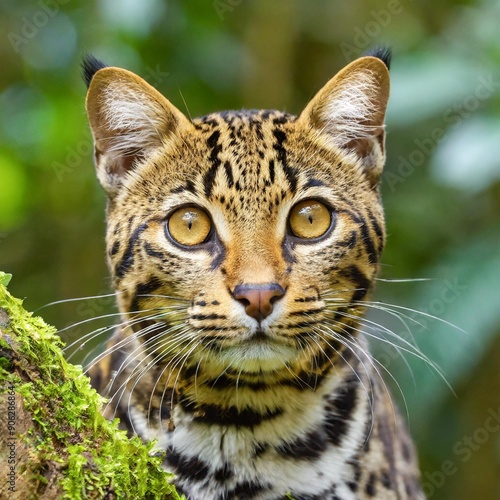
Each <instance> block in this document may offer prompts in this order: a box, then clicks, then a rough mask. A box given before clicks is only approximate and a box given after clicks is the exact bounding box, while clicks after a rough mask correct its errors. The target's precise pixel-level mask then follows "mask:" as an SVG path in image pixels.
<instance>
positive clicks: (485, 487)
mask: <svg viewBox="0 0 500 500" xmlns="http://www.w3.org/2000/svg"><path fill="white" fill-rule="evenodd" d="M0 11H1V16H0V28H1V30H0V32H1V33H2V37H1V41H0V60H1V61H2V71H1V72H0V141H1V142H0V269H2V270H4V271H6V272H10V273H13V275H14V279H13V281H12V283H11V291H12V293H13V294H15V295H17V296H26V297H27V300H26V305H27V307H28V308H31V309H38V308H40V307H42V306H44V305H46V304H48V303H50V302H52V301H57V300H64V299H72V298H75V297H82V296H94V295H100V294H105V293H109V290H110V289H109V282H108V273H107V270H106V267H105V254H104V238H103V233H104V205H105V201H104V195H103V193H102V192H101V190H100V188H99V186H98V184H97V181H96V180H95V178H94V172H93V167H92V146H91V136H90V132H89V129H88V126H87V122H86V117H85V112H84V98H85V88H84V85H83V83H82V81H81V79H80V74H79V73H80V70H79V61H80V59H81V57H82V55H83V54H84V53H86V52H91V53H93V54H95V55H96V56H98V57H100V58H101V59H103V60H105V61H106V62H107V63H108V64H112V65H116V66H122V67H126V68H128V69H130V70H132V71H135V72H137V73H138V74H141V75H142V76H143V77H145V78H146V79H147V80H148V81H149V82H150V83H151V84H153V85H155V86H156V87H157V88H158V89H159V90H160V91H161V92H163V93H164V94H165V95H166V96H168V98H169V99H170V100H171V101H172V102H173V103H174V104H175V105H176V106H178V107H179V108H180V109H181V110H183V111H185V112H186V113H188V114H190V115H191V116H196V115H200V114H206V113H208V112H210V111H215V110H220V109H225V108H226V109H227V108H242V107H250V108H260V107H273V108H278V109H285V110H287V111H290V112H293V113H298V112H300V110H301V109H302V107H303V106H304V105H305V103H306V102H307V101H308V99H309V98H310V97H311V96H312V95H313V94H314V92H315V91H317V90H318V89H319V88H320V87H321V86H322V85H323V84H324V83H325V82H326V81H327V80H328V79H329V78H330V77H331V76H333V74H334V73H335V72H336V71H337V70H338V69H340V68H341V67H342V66H343V65H345V64H346V63H347V62H348V61H350V60H352V59H354V58H355V57H357V56H358V55H360V54H362V53H363V52H364V51H365V50H367V49H368V48H370V47H372V46H374V45H377V44H379V43H389V44H391V45H392V47H393V49H394V63H393V67H392V70H391V74H392V96H391V102H390V106H389V110H388V116H387V129H388V136H387V150H388V162H387V168H386V172H385V174H384V185H383V196H384V201H385V206H386V214H387V221H388V236H389V238H388V245H387V248H386V251H385V255H384V259H383V267H382V274H381V277H382V278H385V279H406V278H429V279H430V280H429V281H415V282H386V281H381V282H380V284H379V286H378V289H377V292H376V295H375V298H374V300H377V301H381V302H386V303H389V304H395V305H397V306H399V307H400V309H398V310H399V311H400V312H402V313H403V314H405V315H406V316H407V317H406V319H405V322H404V323H403V322H401V321H399V320H398V319H397V318H395V317H394V316H392V315H391V314H388V313H383V312H382V311H381V310H379V309H375V308H374V310H373V311H372V314H371V316H370V318H371V319H372V320H373V321H379V322H381V323H382V324H384V325H385V326H386V327H387V328H390V329H392V330H393V331H394V332H395V333H397V334H399V335H401V336H402V338H403V339H406V340H407V341H409V342H413V340H412V338H414V339H415V341H416V342H417V344H418V345H419V346H420V348H421V350H422V352H423V353H424V354H425V356H427V357H428V358H429V359H430V360H432V361H433V362H434V363H435V364H436V365H438V366H439V367H440V369H441V371H442V372H443V377H444V379H445V380H446V381H447V382H445V381H444V380H443V378H441V377H440V376H439V374H438V373H437V372H436V370H434V369H433V368H431V367H430V366H429V364H428V363H425V362H423V361H421V360H420V359H418V358H417V357H415V356H410V355H405V356H404V357H405V359H406V361H404V360H402V359H401V357H400V355H399V353H398V352H397V351H395V350H392V348H391V347H390V346H389V345H388V344H387V343H386V342H384V341H383V340H380V341H376V342H373V344H374V349H375V350H376V351H377V353H378V358H379V359H380V361H381V362H382V363H383V364H384V365H385V367H386V369H387V370H388V371H389V372H390V373H391V374H392V376H393V377H394V379H395V380H397V381H398V383H399V385H400V386H401V392H402V393H403V394H404V398H405V400H406V404H407V406H408V413H409V422H410V426H411V428H412V432H413V434H414V435H415V437H416V440H417V442H418V446H419V450H420V455H421V462H422V471H423V474H424V484H425V488H426V492H427V494H428V496H429V497H431V498H438V499H462V498H463V499H469V498H481V499H490V498H491V499H495V498H500V473H499V472H500V425H497V427H498V428H496V427H495V425H493V424H492V422H493V423H494V422H497V421H498V420H500V417H499V416H498V414H499V412H500V373H499V372H500V370H499V367H498V360H499V359H500V358H499V356H500V302H499V297H500V294H499V291H500V245H499V243H500V156H499V155H498V154H497V149H498V144H499V143H500V93H499V89H500V39H499V37H498V22H499V19H500V4H499V3H498V2H497V1H495V0H479V1H476V2H474V1H466V0H463V1H454V0H445V1H443V2H439V3H437V2H434V3H432V2H429V1H422V2H416V1H411V0H384V1H376V2H369V1H368V0H361V1H358V2H340V1H338V2H335V1H333V0H316V1H314V2H310V1H309V2H308V1H306V0H278V1H274V2H266V1H264V0H214V1H206V0H205V1H202V0H192V1H189V2H180V1H179V0H176V1H173V0H170V1H162V0H144V1H142V2H134V1H132V0H101V1H97V0H94V1H86V2H84V1H83V0H39V1H37V2H19V1H16V0H3V1H2V3H1V6H0ZM402 308H408V309H402ZM410 309H415V310H417V311H422V314H416V313H414V312H412V311H411V310H410ZM114 311H115V309H114V306H113V299H112V297H111V298H110V297H105V298H103V299H93V300H86V301H75V302H73V301H71V302H66V303H64V304H60V305H55V306H50V307H46V308H45V309H43V310H42V311H41V312H42V313H43V315H44V317H45V318H46V319H47V320H48V321H50V322H52V323H54V324H55V325H56V326H58V327H59V328H60V329H61V330H62V329H64V328H65V327H66V326H68V325H72V324H75V323H79V322H82V324H78V325H77V326H76V327H74V328H71V329H68V330H64V331H63V332H62V335H63V337H64V338H65V340H66V341H67V342H73V341H77V343H78V344H81V341H80V340H79V339H81V338H82V337H83V336H84V335H85V334H87V333H89V332H91V331H92V330H93V329H95V328H98V327H102V328H104V327H105V326H109V325H110V324H111V323H112V322H113V317H107V318H104V319H103V320H102V321H101V322H99V321H97V320H94V319H93V318H95V317H96V316H99V315H105V314H110V313H113V312H114ZM431 316H437V317H438V318H441V320H437V319H433V318H432V317H431ZM446 322H450V323H452V324H454V325H456V326H457V327H458V329H457V328H454V327H451V326H449V325H448V324H447V323H446ZM408 329H409V330H410V331H411V336H410V333H408ZM460 329H462V330H464V331H465V332H466V333H463V332H462V331H461V330H460ZM383 334H384V332H375V335H378V336H385V337H386V339H387V340H394V339H391V337H390V336H388V335H387V333H386V334H385V335H383ZM399 344H400V345H402V346H404V343H402V342H399ZM85 352H86V350H85V348H82V351H81V353H77V355H76V356H75V359H77V360H79V361H80V360H82V359H83V356H84V353H85ZM403 354H404V353H403ZM406 363H408V367H409V370H408V367H407V366H406ZM382 371H384V370H383V369H382V368H381V372H382ZM387 378H388V379H390V377H387ZM447 384H449V385H450V386H451V387H452V388H453V391H454V392H455V393H456V395H454V394H453V392H452V391H451V390H450V388H449V387H448V386H447ZM392 385H394V384H392ZM395 392H396V393H398V392H399V390H398V388H397V387H396V388H395ZM400 399H402V398H400ZM401 404H403V405H404V402H402V403H401ZM495 418H496V420H495ZM488 419H490V420H488Z"/></svg>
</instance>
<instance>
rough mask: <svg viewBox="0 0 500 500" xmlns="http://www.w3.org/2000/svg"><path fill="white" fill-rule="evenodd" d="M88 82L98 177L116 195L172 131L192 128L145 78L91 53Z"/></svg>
mask: <svg viewBox="0 0 500 500" xmlns="http://www.w3.org/2000/svg"><path fill="white" fill-rule="evenodd" d="M83 76H84V79H85V81H86V83H87V85H88V92H87V101H86V107H87V114H88V118H89V122H90V127H91V129H92V135H93V137H94V148H95V164H96V170H97V177H98V178H99V181H100V183H101V185H102V186H103V188H104V189H105V191H106V192H107V194H108V196H110V197H111V198H112V197H114V196H115V195H116V194H117V192H118V191H119V189H120V186H121V185H122V184H123V181H124V180H125V179H126V177H127V174H129V173H130V172H132V171H133V170H134V169H136V168H140V164H141V162H142V161H143V160H144V159H145V158H147V157H149V156H150V155H151V154H152V153H154V152H155V151H157V150H158V149H159V148H161V147H162V146H163V145H164V144H165V141H166V140H167V139H168V138H169V137H170V136H171V135H173V134H176V133H178V132H180V131H181V130H185V129H188V128H191V127H192V124H191V122H190V121H189V120H188V119H187V118H186V116H184V114H183V113H181V112H180V111H179V110H178V109H177V108H176V107H175V106H174V105H173V104H171V103H170V102H169V101H168V100H167V99H166V98H165V97H163V96H162V95H161V94H160V93H159V92H158V91H157V90H156V89H155V88H154V87H152V86H151V85H149V84H148V83H147V82H146V81H144V80H143V79H142V78H140V77H138V76H137V75H135V74H134V73H131V72H130V71H127V70H125V69H120V68H113V67H106V66H105V65H104V64H103V63H101V62H100V61H98V60H96V59H95V58H93V57H92V56H88V57H87V58H85V59H84V61H83Z"/></svg>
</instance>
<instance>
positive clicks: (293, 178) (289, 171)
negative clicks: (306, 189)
mask: <svg viewBox="0 0 500 500" xmlns="http://www.w3.org/2000/svg"><path fill="white" fill-rule="evenodd" d="M273 135H274V137H275V139H276V142H275V144H274V145H273V148H274V149H275V150H276V152H277V154H278V161H279V162H280V164H281V168H282V169H283V172H285V177H286V180H287V181H288V183H289V184H290V193H291V194H294V193H295V192H296V191H297V172H296V170H295V169H294V168H292V167H290V166H289V165H288V160H287V154H286V149H285V146H284V143H285V141H286V134H285V132H283V130H281V129H279V128H276V129H274V130H273Z"/></svg>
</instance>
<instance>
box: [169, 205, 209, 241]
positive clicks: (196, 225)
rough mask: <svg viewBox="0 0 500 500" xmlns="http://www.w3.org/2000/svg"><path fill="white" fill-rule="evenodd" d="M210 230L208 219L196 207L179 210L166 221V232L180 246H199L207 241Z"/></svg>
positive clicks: (202, 211)
mask: <svg viewBox="0 0 500 500" xmlns="http://www.w3.org/2000/svg"><path fill="white" fill-rule="evenodd" d="M211 229H212V222H211V221H210V217H209V216H208V215H207V213H206V212H205V211H204V210H202V209H201V208H197V207H184V208H179V209H178V210H176V211H175V212H174V213H173V214H172V215H171V216H170V217H169V219H168V232H169V234H170V236H171V237H172V238H173V240H174V241H176V242H177V243H180V244H181V245H186V246H193V245H200V244H201V243H203V242H204V241H205V240H206V239H207V237H208V235H209V234H210V230H211Z"/></svg>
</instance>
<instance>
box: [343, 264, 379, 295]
mask: <svg viewBox="0 0 500 500" xmlns="http://www.w3.org/2000/svg"><path fill="white" fill-rule="evenodd" d="M339 274H340V275H341V276H344V277H345V278H348V279H349V280H350V281H352V282H353V285H354V286H353V288H354V292H353V295H352V299H351V300H352V301H353V302H355V301H358V300H361V299H362V298H363V297H364V296H365V295H366V294H367V292H368V290H369V289H370V286H371V282H370V280H369V279H368V278H367V277H366V276H365V275H364V274H363V273H362V272H361V270H360V269H359V267H358V266H355V265H351V266H347V267H346V268H345V269H341V270H339Z"/></svg>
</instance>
